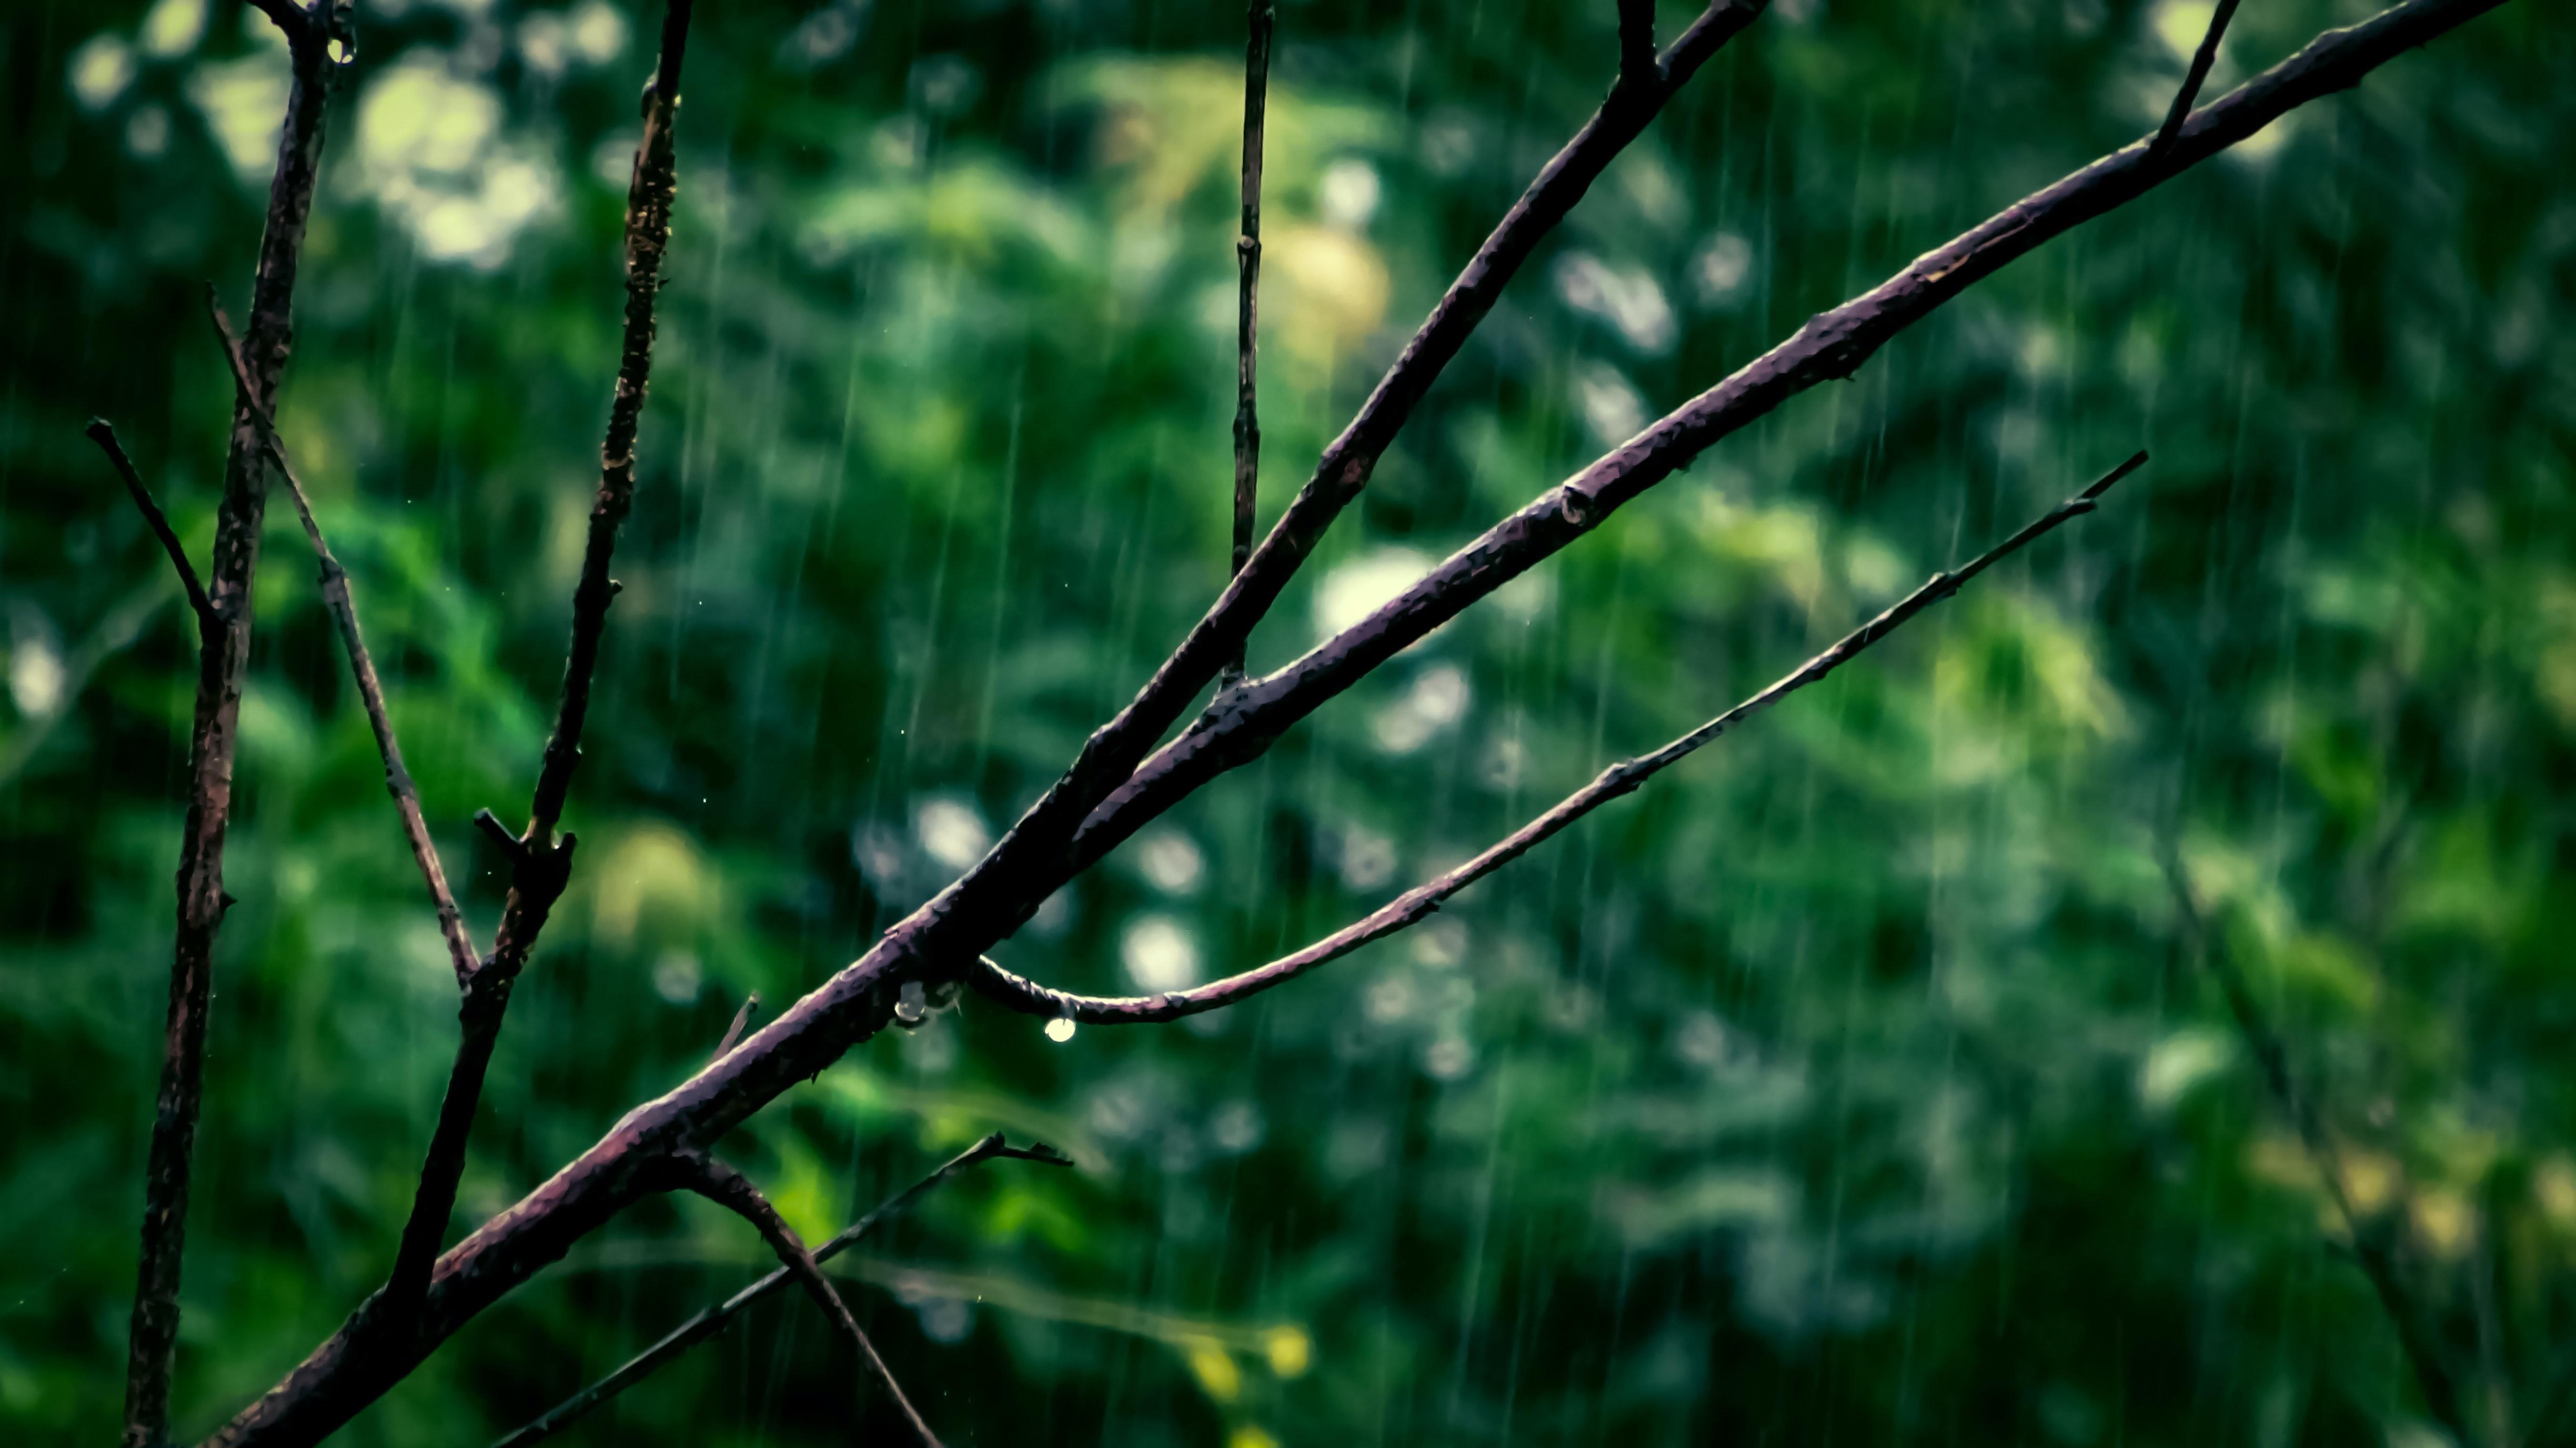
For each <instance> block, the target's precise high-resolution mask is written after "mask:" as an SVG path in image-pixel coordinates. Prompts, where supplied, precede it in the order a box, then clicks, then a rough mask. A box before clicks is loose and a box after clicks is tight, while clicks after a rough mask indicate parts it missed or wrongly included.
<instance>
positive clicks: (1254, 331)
mask: <svg viewBox="0 0 2576 1448" xmlns="http://www.w3.org/2000/svg"><path fill="white" fill-rule="evenodd" d="M1277 18H1278V11H1277V8H1276V7H1275V6H1273V5H1272V3H1271V0H1252V3H1251V5H1250V7H1249V9H1248V10H1247V12H1246V23H1247V26H1248V29H1249V38H1247V39H1246V40H1245V41H1244V45H1243V220H1242V229H1241V230H1240V231H1239V232H1238V233H1237V234H1236V236H1235V239H1234V256H1235V281H1236V292H1237V296H1236V304H1235V323H1234V552H1233V560H1232V565H1231V567H1230V569H1229V571H1230V572H1232V573H1241V572H1242V571H1243V565H1244V564H1245V563H1246V562H1248V561H1250V560H1251V558H1252V520H1253V504H1254V503H1255V502H1256V501H1257V500H1258V497H1259V494H1260V488H1261V415H1260V410H1259V408H1258V407H1257V406H1256V405H1255V399H1256V393H1255V390H1254V388H1253V364H1254V360H1255V353H1254V343H1255V341H1256V339H1257V338H1258V337H1259V335H1260V330H1261V328H1260V312H1261V306H1260V303H1261V149H1262V141H1261V137H1262V127H1263V123H1264V120H1265V118H1266V113H1267V111H1268V108H1269V103H1270V30H1271V25H1272V23H1273V22H1274V21H1275V20H1276V19H1277ZM1242 677H1243V649H1242V647H1241V646H1240V645H1238V646H1237V647H1236V649H1235V652H1234V657H1233V658H1232V659H1231V660H1229V661H1228V662H1227V663H1226V666H1225V668H1224V669H1223V670H1222V671H1221V672H1220V674H1219V678H1220V680H1221V681H1222V682H1224V683H1228V684H1230V683H1233V682H1234V681H1236V680H1238V679H1240V678H1242Z"/></svg>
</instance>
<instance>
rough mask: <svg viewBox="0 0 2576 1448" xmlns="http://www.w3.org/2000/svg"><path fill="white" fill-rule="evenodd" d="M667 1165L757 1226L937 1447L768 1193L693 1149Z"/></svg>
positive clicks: (684, 1184) (915, 1427)
mask: <svg viewBox="0 0 2576 1448" xmlns="http://www.w3.org/2000/svg"><path fill="white" fill-rule="evenodd" d="M671 1168H672V1171H673V1172H674V1173H675V1174H676V1185H678V1186H679V1187H681V1188H683V1189H685V1190H688V1191H693V1192H696V1193H697V1194H698V1195H700V1196H702V1197H705V1198H706V1199H707V1200H708V1201H711V1202H714V1203H715V1204H716V1205H718V1206H720V1207H723V1208H725V1209H726V1210H728V1211H731V1212H733V1213H734V1214H735V1215H737V1216H739V1217H741V1218H742V1219H743V1220H744V1221H746V1222H749V1223H751V1224H752V1226H753V1227H755V1228H757V1229H758V1230H759V1232H760V1236H761V1240H762V1241H765V1242H767V1243H768V1244H769V1249H770V1250H771V1251H773V1252H775V1253H777V1254H778V1260H779V1262H780V1263H781V1264H782V1265H781V1267H780V1269H779V1270H781V1271H783V1272H785V1273H786V1274H787V1275H788V1276H790V1277H793V1278H795V1279H796V1285H797V1286H799V1287H801V1288H803V1289H805V1295H806V1296H808V1297H810V1298H813V1299H814V1305H815V1306H817V1307H819V1308H821V1309H823V1315H824V1316H825V1317H828V1318H830V1319H831V1320H832V1325H833V1326H834V1327H835V1328H838V1329H839V1330H840V1334H841V1336H842V1337H843V1338H844V1339H845V1340H847V1341H848V1342H849V1344H850V1346H852V1347H854V1348H856V1349H858V1353H859V1356H860V1357H861V1358H863V1359H865V1360H866V1361H867V1364H868V1367H869V1368H870V1369H872V1370H873V1371H874V1372H875V1373H876V1375H877V1381H879V1382H881V1383H883V1384H884V1385H885V1390H886V1391H887V1392H888V1393H890V1394H892V1395H893V1397H894V1403H895V1406H896V1407H898V1408H901V1409H902V1410H903V1416H904V1419H905V1421H907V1422H909V1423H911V1424H912V1431H913V1432H915V1433H917V1434H919V1435H920V1436H921V1441H922V1442H924V1443H927V1444H929V1445H930V1448H939V1435H938V1434H936V1433H933V1432H931V1431H930V1425H929V1424H928V1423H925V1422H923V1421H922V1420H921V1414H920V1413H919V1412H917V1411H915V1410H914V1408H913V1406H912V1400H911V1399H910V1398H907V1397H905V1396H904V1395H903V1385H902V1384H901V1383H898V1382H896V1381H895V1380H894V1370H893V1369H892V1368H889V1367H887V1366H886V1364H885V1359H884V1358H881V1357H879V1356H877V1345H876V1344H875V1343H872V1342H870V1341H868V1335H867V1333H866V1331H865V1330H863V1329H862V1328H861V1327H860V1326H859V1320H858V1319H857V1318H855V1317H853V1316H851V1315H850V1305H849V1304H848V1303H846V1302H843V1301H842V1300H841V1294H840V1293H838V1292H835V1291H833V1290H832V1279H830V1278H828V1277H826V1276H824V1275H823V1269H822V1268H820V1267H818V1266H816V1265H815V1264H814V1254H813V1253H811V1252H808V1251H806V1250H805V1243H804V1242H803V1241H802V1240H800V1239H799V1238H798V1237H797V1235H796V1229H795V1228H793V1227H791V1226H789V1225H787V1219H786V1218H785V1217H782V1216H780V1215H778V1209H777V1208H776V1207H773V1206H771V1205H770V1204H769V1198H767V1197H764V1196H762V1195H761V1194H760V1188H758V1187H756V1186H753V1185H752V1184H751V1179H750V1178H749V1177H746V1176H744V1175H743V1174H742V1173H740V1172H738V1171H735V1170H734V1169H733V1168H732V1167H729V1166H726V1165H725V1164H724V1163H723V1162H720V1161H716V1160H714V1159H712V1158H709V1157H705V1156H701V1155H698V1154H696V1153H694V1152H691V1153H683V1154H681V1155H679V1156H676V1157H673V1158H672V1159H671Z"/></svg>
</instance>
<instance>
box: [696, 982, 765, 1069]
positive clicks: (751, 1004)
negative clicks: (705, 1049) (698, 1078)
mask: <svg viewBox="0 0 2576 1448" xmlns="http://www.w3.org/2000/svg"><path fill="white" fill-rule="evenodd" d="M759 1014H760V992H758V991H753V992H752V993H751V994H749V995H747V996H744V997H743V998H742V1008H741V1009H739V1010H737V1011H735V1012H734V1013H733V1024H732V1025H730V1026H727V1027H725V1033H724V1039H723V1040H721V1041H718V1042H716V1053H715V1054H714V1055H712V1056H709V1057H708V1058H707V1059H708V1060H710V1061H721V1060H723V1059H724V1058H725V1053H726V1052H727V1051H730V1050H732V1049H733V1048H734V1046H735V1045H736V1044H738V1043H739V1042H740V1041H741V1040H742V1033H743V1032H744V1031H746V1030H748V1029H750V1027H751V1020H752V1017H754V1016H757V1015H759Z"/></svg>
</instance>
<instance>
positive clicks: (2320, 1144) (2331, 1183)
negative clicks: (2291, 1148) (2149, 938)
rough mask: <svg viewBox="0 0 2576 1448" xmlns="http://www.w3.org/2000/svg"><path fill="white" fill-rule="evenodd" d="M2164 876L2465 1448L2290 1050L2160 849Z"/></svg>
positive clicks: (2425, 1327) (2426, 1349)
mask: <svg viewBox="0 0 2576 1448" xmlns="http://www.w3.org/2000/svg"><path fill="white" fill-rule="evenodd" d="M2164 868H2165V879H2166V882H2167V883H2168V884H2169V885H2171V886H2172V888H2173V897H2174V912H2175V914H2176V915H2177V916H2179V917H2180V919H2181V921H2182V924H2183V929H2184V932H2185V933H2186V934H2187V935H2188V936H2189V937H2190V940H2191V943H2192V945H2193V947H2194V948H2195V949H2196V950H2197V951H2198V953H2199V955H2200V959H2201V962H2202V964H2204V965H2206V966H2207V967H2208V969H2209V973H2210V976H2211V977H2212V978H2213V979H2215V980H2216V981H2217V982H2218V988H2219V992H2220V993H2221V994H2222V995H2224V996H2225V997H2226V998H2227V1010H2228V1013H2229V1014H2230V1015H2232V1016H2234V1017H2235V1019H2236V1029H2237V1032H2238V1034H2240V1035H2242V1036H2243V1037H2244V1038H2245V1044H2246V1046H2247V1048H2248V1049H2250V1050H2252V1051H2253V1053H2254V1060H2255V1063H2256V1064H2257V1065H2258V1066H2260V1067H2261V1068H2262V1075H2263V1085H2264V1087H2265V1088H2266V1089H2267V1090H2269V1091H2270V1092H2271V1094H2272V1101H2273V1104H2274V1105H2276V1106H2278V1107H2279V1108H2280V1109H2281V1114H2282V1115H2284V1116H2287V1117H2288V1118H2290V1124H2291V1125H2292V1126H2293V1127H2294V1128H2296V1130H2297V1131H2298V1133H2299V1144H2300V1146H2301V1147H2302V1148H2304V1149H2305V1150H2306V1152H2307V1154H2308V1164H2309V1165H2310V1166H2311V1167H2313V1168H2314V1169H2315V1170H2316V1173H2317V1176H2318V1177H2319V1178H2320V1179H2321V1180H2323V1181H2324V1183H2325V1187H2326V1195H2327V1196H2328V1197H2329V1198H2331V1199H2332V1200H2333V1202H2334V1207H2335V1215H2337V1216H2339V1217H2341V1218H2342V1219H2343V1225H2344V1232H2345V1234H2346V1235H2347V1236H2348V1237H2350V1239H2351V1245H2352V1255H2353V1259H2354V1260H2355V1261H2357V1262H2359V1263H2360V1264H2361V1270H2362V1274H2363V1275H2364V1276H2365V1277H2367V1278H2369V1279H2370V1286H2371V1290H2372V1291H2373V1292H2375V1293H2377V1294H2378V1297H2379V1305H2380V1307H2381V1309H2382V1310H2384V1311H2385V1312H2387V1314H2388V1320H2389V1323H2390V1325H2391V1326H2393V1327H2395V1328H2396V1329H2397V1345H2398V1347H2399V1348H2400V1349H2401V1350H2402V1351H2403V1352H2404V1353H2405V1354H2406V1361H2407V1364H2408V1366H2410V1367H2412V1368H2413V1369H2414V1370H2415V1381H2416V1382H2417V1383H2418V1384H2419V1385H2421V1386H2422V1388H2423V1390H2424V1406H2425V1408H2426V1409H2427V1410H2429V1411H2430V1412H2431V1413H2432V1414H2433V1416H2434V1418H2435V1419H2436V1420H2438V1421H2439V1422H2440V1423H2441V1424H2442V1426H2443V1427H2444V1428H2446V1429H2448V1430H2450V1434H2451V1441H2453V1442H2454V1443H2458V1444H2460V1445H2462V1448H2469V1445H2471V1444H2474V1443H2476V1442H2477V1441H2478V1440H2477V1439H2476V1438H2475V1437H2473V1436H2471V1434H2470V1432H2469V1424H2468V1417H2467V1414H2466V1413H2465V1411H2464V1410H2463V1409H2462V1407H2461V1404H2460V1394H2459V1388H2458V1385H2457V1384H2455V1383H2453V1382H2452V1380H2451V1373H2450V1369H2449V1368H2448V1367H2446V1366H2444V1364H2443V1361H2442V1351H2441V1348H2440V1346H2439V1345H2438V1344H2437V1343H2436V1342H2435V1340H2434V1334H2433V1331H2432V1328H2431V1325H2430V1324H2429V1323H2427V1322H2426V1321H2425V1318H2424V1314H2423V1312H2422V1311H2421V1310H2420V1309H2419V1308H2418V1307H2417V1305H2416V1303H2415V1300H2414V1297H2413V1295H2412V1294H2410V1293H2409V1292H2408V1291H2407V1289H2406V1284H2405V1281H2404V1279H2403V1278H2402V1277H2401V1276H2400V1274H2399V1272H2398V1266H2397V1258H2396V1253H2395V1251H2394V1249H2393V1247H2392V1245H2391V1243H2390V1241H2389V1232H2388V1230H2387V1229H2386V1228H2385V1227H2384V1226H2383V1225H2381V1224H2380V1223H2379V1222H2377V1221H2375V1220H2373V1219H2372V1218H2370V1217H2368V1216H2366V1215H2364V1214H2363V1213H2362V1212H2361V1210H2360V1209H2359V1208H2357V1207H2355V1206H2354V1205H2353V1201H2352V1194H2351V1192H2350V1191H2349V1190H2348V1189H2347V1188H2346V1187H2345V1185H2344V1182H2345V1176H2344V1169H2343V1156H2342V1153H2340V1152H2338V1151H2337V1150H2336V1149H2335V1144H2334V1138H2333V1137H2332V1136H2330V1135H2328V1134H2327V1132H2326V1128H2325V1122H2324V1120H2323V1119H2322V1118H2321V1117H2320V1116H2319V1115H2318V1113H2317V1108H2316V1103H2315V1101H2314V1100H2313V1099H2311V1098H2310V1097H2309V1095H2308V1094H2307V1093H2305V1092H2303V1091H2301V1090H2299V1087H2298V1081H2297V1078H2296V1077H2295V1076H2293V1075H2292V1074H2291V1071H2290V1053H2289V1052H2288V1050H2286V1049H2285V1048H2284V1047H2283V1046H2282V1044H2281V1036H2280V1033H2279V1032H2277V1031H2275V1030H2273V1029H2272V1023H2271V1021H2270V1020H2269V1019H2268V1018H2267V1017H2266V1016H2265V1015H2264V1014H2263V1007H2262V1003H2261V1002H2259V1001H2258V1000H2256V999H2255V996H2254V988H2253V986H2252V985H2251V984H2249V983H2248V982H2247V981H2246V979H2245V972H2244V971H2243V969H2241V968H2240V967H2239V966H2238V965H2237V963H2236V957H2235V956H2234V955H2233V954H2231V953H2230V952H2229V951H2228V949H2227V944H2226V942H2225V941H2223V940H2221V939H2220V938H2219V937H2218V934H2217V932H2215V931H2213V930H2211V929H2210V928H2209V925H2208V921H2207V919H2206V918H2205V917H2204V916H2203V915H2202V914H2201V910H2200V905H2199V902H2198V901H2196V900H2195V899H2194V898H2193V897H2192V893H2191V881H2190V880H2189V879H2188V878H2186V877H2185V876H2184V874H2183V869H2182V860H2181V858H2180V857H2179V856H2178V855H2176V854H2175V853H2174V852H2173V851H2172V850H2171V848H2168V849H2167V850H2166V852H2165V858H2164Z"/></svg>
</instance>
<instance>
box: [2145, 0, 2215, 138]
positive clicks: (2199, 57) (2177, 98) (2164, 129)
mask: <svg viewBox="0 0 2576 1448" xmlns="http://www.w3.org/2000/svg"><path fill="white" fill-rule="evenodd" d="M2236 5H2237V0H2218V8H2217V9H2216V10H2214V11H2212V12H2211V13H2210V16H2209V30H2208V32H2207V33H2205V34H2203V35H2202V36H2201V37H2200V48H2199V49H2198V50H2195V51H2193V52H2192V55H2191V69H2190V70H2188V71H2185V72H2184V73H2183V77H2182V89H2181V90H2178V91H2176V92H2174V98H2173V106H2172V108H2171V109H2169V110H2167V111H2166V112H2165V123H2164V124H2163V125H2162V126H2159V127H2157V128H2156V138H2155V140H2154V141H2153V142H2151V143H2149V145H2148V147H2147V149H2148V151H2149V152H2150V153H2153V152H2157V151H2162V150H2164V149H2165V148H2166V147H2168V146H2170V145H2172V144H2173V143H2174V137H2176V136H2179V135H2181V134H2182V123H2183V122H2184V121H2187V120H2189V119H2191V103H2192V102H2193V101H2196V100H2198V99H2200V87H2201V83H2202V82H2203V81H2206V80H2208V79H2209V68H2210V66H2211V65H2213V64H2215V63H2216V62H2217V60H2218V42H2219V39H2220V37H2222V36H2224V35H2226V34H2227V22H2228V21H2230V20H2233V19H2235V18H2236Z"/></svg>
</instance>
